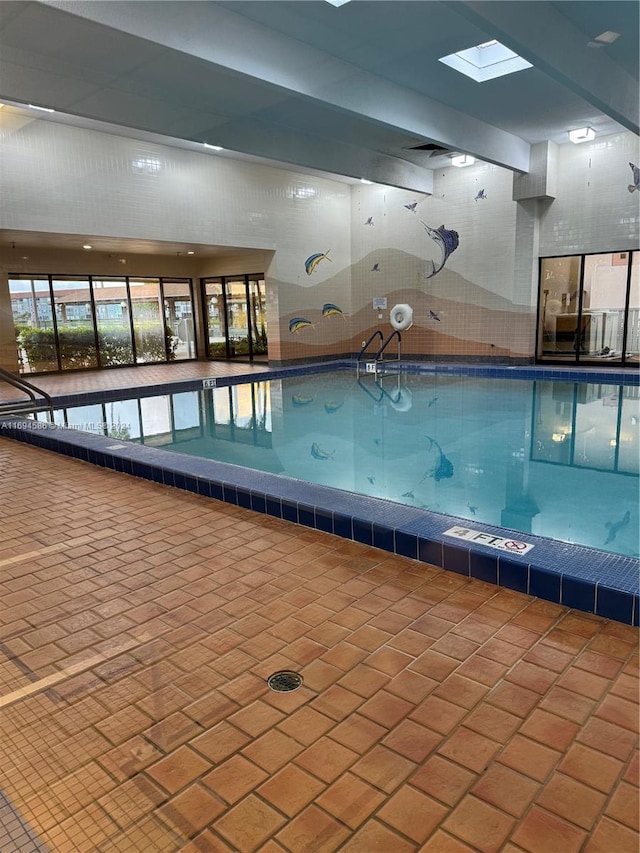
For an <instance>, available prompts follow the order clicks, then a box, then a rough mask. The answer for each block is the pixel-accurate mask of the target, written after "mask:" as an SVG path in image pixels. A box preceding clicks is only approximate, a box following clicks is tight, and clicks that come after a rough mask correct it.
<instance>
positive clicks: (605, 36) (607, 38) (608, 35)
mask: <svg viewBox="0 0 640 853" xmlns="http://www.w3.org/2000/svg"><path fill="white" fill-rule="evenodd" d="M617 38H620V33H615V32H614V31H613V30H606V32H604V33H600V35H599V36H596V37H595V39H594V41H599V42H602V43H603V44H613V42H614V41H615V40H616V39H617Z"/></svg>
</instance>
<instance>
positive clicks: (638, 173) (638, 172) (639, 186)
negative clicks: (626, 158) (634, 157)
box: [627, 163, 640, 193]
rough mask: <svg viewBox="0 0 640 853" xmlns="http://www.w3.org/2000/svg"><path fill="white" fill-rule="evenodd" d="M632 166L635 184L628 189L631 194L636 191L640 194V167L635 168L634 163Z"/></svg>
mask: <svg viewBox="0 0 640 853" xmlns="http://www.w3.org/2000/svg"><path fill="white" fill-rule="evenodd" d="M629 165H630V166H631V171H632V172H633V183H632V184H629V185H628V186H627V189H628V190H629V192H630V193H634V192H635V191H636V190H638V192H640V166H635V165H634V164H633V163H629Z"/></svg>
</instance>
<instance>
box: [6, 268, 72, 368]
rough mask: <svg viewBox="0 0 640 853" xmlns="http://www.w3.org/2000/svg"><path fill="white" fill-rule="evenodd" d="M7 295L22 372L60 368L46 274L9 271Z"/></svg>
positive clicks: (49, 289)
mask: <svg viewBox="0 0 640 853" xmlns="http://www.w3.org/2000/svg"><path fill="white" fill-rule="evenodd" d="M9 295H10V297H11V311H12V314H13V324H14V327H15V330H16V345H17V348H18V362H19V365H20V371H21V373H43V372H45V371H50V370H59V369H60V366H59V364H58V355H57V347H56V332H55V324H54V319H53V308H52V304H51V288H50V286H49V276H35V275H34V276H30V275H10V276H9Z"/></svg>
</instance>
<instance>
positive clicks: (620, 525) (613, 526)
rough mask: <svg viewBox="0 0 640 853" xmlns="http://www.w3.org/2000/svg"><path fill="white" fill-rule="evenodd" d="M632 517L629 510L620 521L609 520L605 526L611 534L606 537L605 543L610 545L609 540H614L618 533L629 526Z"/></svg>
mask: <svg viewBox="0 0 640 853" xmlns="http://www.w3.org/2000/svg"><path fill="white" fill-rule="evenodd" d="M630 518H631V513H630V512H629V510H627V511H626V512H625V514H624V515H623V516H622V518H621V519H620V520H619V521H607V523H606V524H605V527H606V528H607V530H608V531H609V535H608V536H607V538H606V539H605V542H604V544H605V545H608V544H609V542H613V540H614V539H615V538H616V536H617V535H618V533H619V532H620V531H621V530H624V528H625V527H627V526H628V524H629V519H630Z"/></svg>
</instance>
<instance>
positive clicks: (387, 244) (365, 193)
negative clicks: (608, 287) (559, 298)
mask: <svg viewBox="0 0 640 853" xmlns="http://www.w3.org/2000/svg"><path fill="white" fill-rule="evenodd" d="M0 120H2V121H3V126H2V133H3V142H2V162H1V163H0V194H1V196H2V199H3V203H2V206H1V208H0V228H6V229H24V230H29V231H45V232H55V233H59V232H62V233H71V234H94V235H108V236H122V237H136V238H140V239H151V240H170V241H185V242H187V241H188V242H192V243H202V244H216V245H220V246H228V247H229V256H230V257H233V258H234V264H235V265H236V268H235V269H234V270H225V269H223V268H220V269H216V270H212V269H211V267H209V268H208V269H207V271H206V273H204V272H202V273H201V274H203V275H204V274H209V275H211V274H213V275H225V274H228V273H230V272H236V271H237V263H238V262H239V259H241V257H242V248H243V247H244V248H245V249H260V250H265V251H266V252H273V255H272V260H271V262H270V263H269V264H268V266H267V268H266V269H264V270H255V269H253V268H252V269H250V270H249V269H247V270H246V271H247V272H264V273H265V277H266V283H267V305H268V324H269V354H270V360H272V361H273V362H274V363H277V362H287V361H292V360H303V359H316V358H321V357H325V356H339V355H347V354H353V353H357V352H358V350H359V349H360V346H361V344H362V341H363V340H365V339H366V338H367V337H368V336H369V335H370V334H371V333H372V332H373V331H375V330H376V329H381V330H382V332H383V334H384V335H385V337H386V335H388V334H389V333H390V332H391V331H392V328H393V326H392V324H391V322H390V310H391V309H392V308H393V307H394V306H405V307H408V308H409V309H411V313H412V320H413V323H412V325H411V327H410V328H406V329H403V330H402V332H401V334H402V351H403V353H404V354H407V355H408V354H412V355H415V356H421V357H425V358H439V359H445V358H460V359H474V358H477V359H482V360H486V359H487V358H495V359H499V360H509V359H517V360H528V359H532V357H533V352H534V336H535V335H534V332H535V317H536V292H537V258H538V257H539V256H540V255H561V254H568V253H573V252H584V251H586V252H589V251H593V252H596V251H607V250H609V251H612V250H616V249H617V250H624V249H630V248H637V244H638V221H639V216H638V198H640V194H638V193H636V192H635V183H636V180H635V173H634V172H633V170H632V169H631V168H630V165H629V164H630V163H631V164H637V163H638V161H639V160H640V157H639V156H638V148H637V139H636V137H634V136H633V135H632V134H630V133H621V134H618V135H615V136H611V137H605V138H603V139H602V140H595V141H594V142H593V143H589V144H585V145H580V146H574V145H563V146H558V147H557V180H556V187H555V189H554V195H555V197H554V198H553V199H552V198H548V197H547V198H545V197H544V194H543V193H542V192H541V194H540V196H538V197H536V196H535V195H533V193H530V194H529V197H527V198H526V199H524V200H521V201H514V200H513V194H514V177H513V175H512V173H510V172H509V171H507V170H505V169H502V168H500V167H497V166H493V165H491V164H486V163H476V164H474V165H473V166H470V167H467V168H463V169H456V168H446V169H442V170H440V171H438V172H436V173H435V175H434V188H433V193H432V195H428V196H427V195H414V194H411V193H409V192H406V191H403V190H397V189H393V188H389V187H383V186H379V185H371V186H366V185H364V184H357V185H355V186H350V185H346V184H343V183H338V182H336V181H331V180H328V179H323V178H318V177H310V176H306V175H302V174H300V173H298V172H296V171H295V170H294V169H291V170H286V169H275V168H270V167H267V166H262V165H256V164H249V163H246V162H243V161H239V160H238V161H236V160H233V159H229V158H222V157H216V156H215V155H211V154H209V153H200V152H199V151H188V150H183V149H176V148H171V147H167V146H162V145H158V144H154V143H150V142H141V141H138V140H133V139H128V138H123V137H117V136H113V135H108V134H102V133H98V132H95V131H88V130H81V129H78V128H73V127H67V126H63V125H58V124H56V123H54V122H50V121H48V122H43V121H32V122H24V120H21V119H17V118H15V117H13V116H8V115H7V116H4V117H3V116H2V115H0ZM554 156H555V155H554ZM534 183H535V181H534ZM542 183H544V182H542ZM629 186H632V187H633V190H634V191H633V192H629V190H628V187H629ZM521 195H522V194H520V196H519V197H521ZM267 256H268V255H265V257H267ZM156 263H158V262H156ZM0 267H1V268H2V269H1V271H2V273H3V274H4V275H3V278H0V291H3V292H4V290H6V287H7V283H6V273H7V272H9V271H13V272H17V271H20V270H14V269H12V270H9V267H8V261H7V259H6V258H4V259H2V260H1V263H0ZM25 271H26V270H25ZM148 274H150V275H162V274H163V270H162V269H160V268H157V269H156V268H155V267H154V268H153V269H151V268H150V269H149V270H148ZM0 295H1V294H0ZM376 299H377V300H378V304H380V302H381V300H385V299H386V308H374V300H376ZM5 301H6V300H5ZM2 304H3V303H2V300H1V299H0V306H1V305H2ZM405 313H406V312H405Z"/></svg>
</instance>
